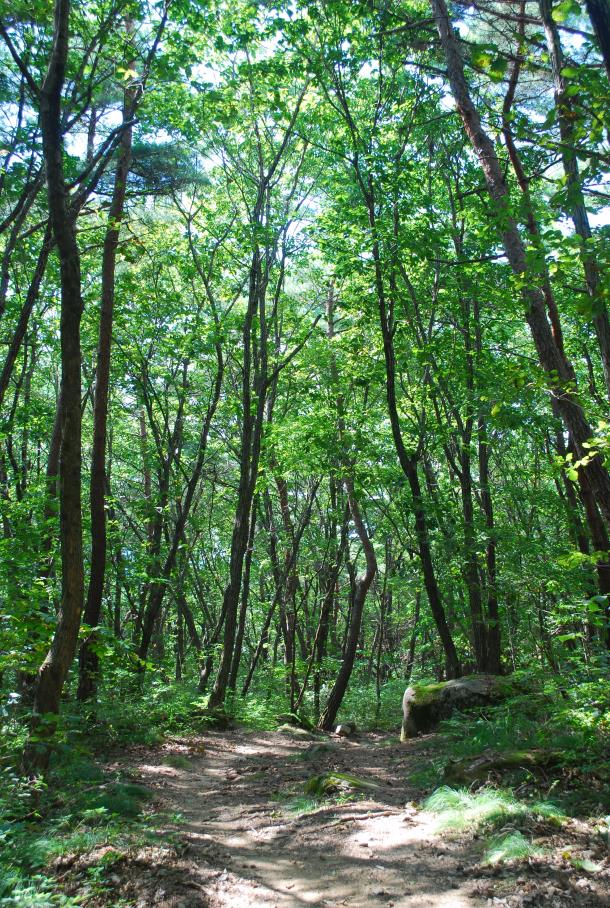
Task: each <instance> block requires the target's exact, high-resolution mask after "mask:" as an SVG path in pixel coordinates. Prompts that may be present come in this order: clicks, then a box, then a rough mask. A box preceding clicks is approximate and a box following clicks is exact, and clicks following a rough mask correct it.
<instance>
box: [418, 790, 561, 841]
mask: <svg viewBox="0 0 610 908" xmlns="http://www.w3.org/2000/svg"><path fill="white" fill-rule="evenodd" d="M424 807H425V809H426V810H428V811H430V812H431V813H434V814H437V815H438V822H437V828H438V829H439V830H440V829H453V830H456V831H464V830H467V829H474V830H477V829H481V828H485V827H487V828H489V827H491V828H492V829H493V828H496V827H498V826H499V825H502V824H503V823H505V822H506V821H507V820H513V821H517V822H518V821H521V822H525V821H526V820H528V819H534V818H544V819H552V820H554V821H555V822H561V821H562V820H563V819H564V815H563V814H562V812H561V810H560V809H559V808H558V807H557V806H556V805H555V804H553V803H552V802H551V801H531V802H526V801H520V800H519V799H518V798H517V797H516V796H515V795H514V794H513V792H512V791H508V790H504V789H499V788H481V789H480V790H479V791H477V792H471V791H468V790H467V789H465V788H457V789H456V788H449V787H447V786H443V787H441V788H437V789H436V791H434V792H433V793H432V794H431V795H430V796H429V797H428V798H427V800H426V801H425V802H424Z"/></svg>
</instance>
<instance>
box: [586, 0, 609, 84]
mask: <svg viewBox="0 0 610 908" xmlns="http://www.w3.org/2000/svg"><path fill="white" fill-rule="evenodd" d="M586 5H587V12H588V13H589V19H590V20H591V25H592V26H593V31H594V32H595V37H596V38H597V40H598V43H599V49H600V50H601V52H602V57H603V60H604V66H605V67H606V72H607V74H608V80H610V3H609V2H608V0H586Z"/></svg>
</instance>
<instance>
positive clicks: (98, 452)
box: [78, 21, 133, 700]
mask: <svg viewBox="0 0 610 908" xmlns="http://www.w3.org/2000/svg"><path fill="white" fill-rule="evenodd" d="M131 28H132V26H131V23H130V22H129V21H128V22H127V23H126V29H127V31H128V32H129V31H130V30H131ZM132 95H133V90H132V89H128V90H126V91H125V94H124V98H123V126H124V129H123V133H122V137H121V144H120V146H119V157H118V161H117V166H116V171H115V176H114V189H113V193H112V201H111V203H110V208H109V210H108V227H107V229H106V235H105V237H104V251H103V256H102V305H101V309H100V324H99V337H98V346H97V367H96V379H95V394H94V399H93V447H92V451H91V486H90V499H89V500H90V509H91V570H90V575H89V588H88V590H87V602H86V604H85V612H84V615H83V621H84V623H85V624H86V625H88V626H89V627H91V628H95V627H96V626H97V625H98V624H99V621H100V616H101V613H102V596H103V591H104V579H105V576H106V548H107V539H106V507H105V504H106V501H105V490H106V427H107V422H108V392H109V384H110V360H111V348H112V322H113V316H114V296H115V271H116V255H117V248H118V244H119V234H120V230H121V221H122V219H123V211H124V208H125V193H126V189H127V177H128V175H129V168H130V166H131V146H132V137H133V130H132V127H131V126H128V125H126V123H127V122H128V121H129V120H130V119H131V117H132V116H133V103H132ZM98 673H99V658H98V656H97V653H96V651H95V636H94V633H93V632H91V633H90V634H89V636H88V637H87V639H86V640H84V641H83V643H82V645H81V648H80V653H79V684H78V699H79V700H87V699H89V698H90V697H92V696H93V695H94V694H95V692H96V688H97V676H98Z"/></svg>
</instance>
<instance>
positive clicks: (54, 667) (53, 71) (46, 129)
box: [25, 0, 84, 770]
mask: <svg viewBox="0 0 610 908" xmlns="http://www.w3.org/2000/svg"><path fill="white" fill-rule="evenodd" d="M69 16H70V2H69V0H56V3H55V20H54V21H55V25H54V35H53V49H52V52H51V59H50V62H49V68H48V70H47V74H46V76H45V79H44V83H43V85H42V88H41V91H40V125H41V131H42V141H43V153H44V160H45V166H46V174H47V188H48V197H49V217H50V221H51V226H52V229H53V235H54V238H55V243H56V246H57V252H58V255H59V262H60V278H61V318H60V345H61V395H60V399H61V413H62V424H63V425H62V444H61V453H60V464H59V498H60V544H61V559H62V597H61V606H60V609H59V613H58V615H57V624H56V627H55V633H54V635H53V640H52V642H51V646H50V649H49V652H48V653H47V656H46V658H45V660H44V662H43V663H42V665H41V667H40V671H39V673H38V681H37V686H36V694H35V698H34V729H33V735H32V737H31V739H30V741H29V744H28V747H27V749H26V753H25V763H26V766H27V767H28V769H30V770H33V769H44V768H46V766H47V764H48V758H49V748H48V738H49V736H50V734H51V733H52V732H53V731H54V727H55V723H54V721H53V720H52V719H51V720H50V721H46V720H45V722H44V725H42V724H41V717H43V716H44V717H46V716H53V715H56V714H57V713H58V712H59V704H60V698H61V693H62V689H63V685H64V681H65V679H66V675H67V673H68V669H69V668H70V664H71V662H72V659H73V658H74V652H75V650H76V642H77V639H78V630H79V626H80V616H81V611H82V607H83V593H84V574H83V545H82V514H81V372H80V370H81V353H80V322H81V315H82V310H83V303H82V298H81V275H80V255H79V250H78V245H77V242H76V232H75V225H74V222H73V220H72V217H71V215H70V211H69V204H68V190H67V187H66V182H65V178H64V168H63V136H62V128H61V121H62V116H61V94H62V88H63V83H64V77H65V70H66V62H67V57H68V41H69V30H68V29H69ZM40 738H42V742H40V740H39V739H40ZM45 738H46V739H47V741H45ZM41 743H42V746H40V744H41Z"/></svg>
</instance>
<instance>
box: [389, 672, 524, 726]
mask: <svg viewBox="0 0 610 908" xmlns="http://www.w3.org/2000/svg"><path fill="white" fill-rule="evenodd" d="M514 693H516V689H515V684H514V683H513V682H511V680H510V679H509V678H503V677H499V676H497V675H472V676H470V677H468V678H458V679H457V680H455V681H441V682H439V683H438V684H414V685H413V686H412V687H408V688H407V689H406V691H405V694H404V697H403V699H402V715H403V719H402V729H401V733H400V740H401V741H406V740H407V739H408V738H414V737H415V736H416V735H417V734H419V732H427V731H431V729H433V728H434V727H435V725H437V724H438V723H439V722H440V721H441V719H447V718H449V716H450V715H451V713H452V712H453V711H454V710H455V709H457V710H459V709H469V708H470V707H472V706H484V705H486V704H490V703H499V702H500V701H501V700H504V699H505V698H506V697H508V696H511V695H512V694H514Z"/></svg>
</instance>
